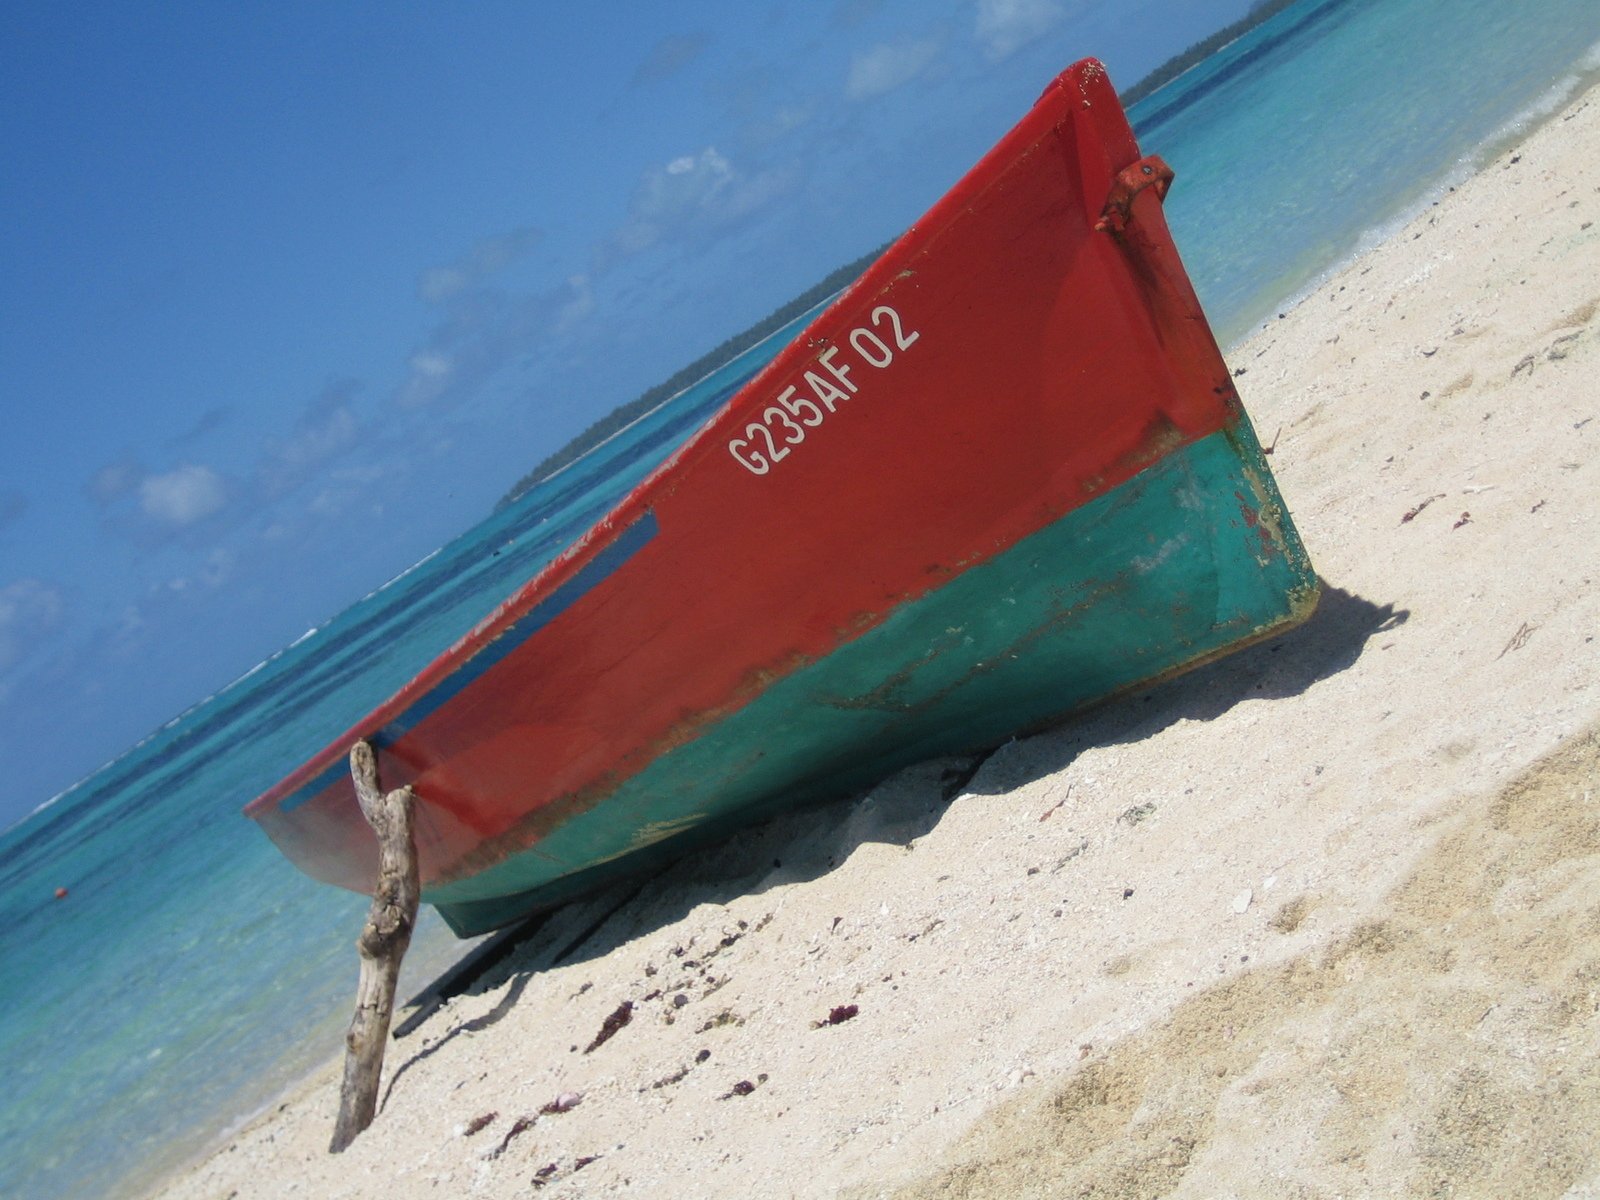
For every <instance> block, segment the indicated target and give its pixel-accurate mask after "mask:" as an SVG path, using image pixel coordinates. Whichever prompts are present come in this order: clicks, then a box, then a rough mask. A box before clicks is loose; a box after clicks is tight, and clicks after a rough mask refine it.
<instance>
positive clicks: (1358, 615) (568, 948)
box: [385, 582, 1410, 1099]
mask: <svg viewBox="0 0 1600 1200" xmlns="http://www.w3.org/2000/svg"><path fill="white" fill-rule="evenodd" d="M1409 617H1410V612H1409V611H1408V610H1406V609H1403V608H1396V607H1395V606H1394V605H1393V604H1379V603H1376V602H1374V601H1371V600H1368V599H1366V598H1364V597H1362V596H1358V595H1356V594H1355V593H1353V592H1350V591H1346V590H1345V589H1343V588H1338V587H1332V586H1329V585H1328V584H1327V583H1326V582H1324V584H1323V594H1322V599H1321V602H1320V604H1319V605H1318V607H1317V610H1316V612H1315V613H1314V614H1313V615H1312V616H1311V617H1310V618H1309V619H1308V620H1307V621H1305V622H1304V623H1303V624H1301V625H1300V626H1298V627H1297V628H1295V629H1293V630H1290V631H1289V632H1287V633H1285V634H1283V635H1281V636H1279V637H1275V638H1271V639H1269V640H1267V641H1264V642H1262V643H1259V644H1257V645H1255V646H1252V647H1249V648H1247V649H1245V650H1242V651H1240V652H1238V653H1236V654H1233V655H1230V656H1228V657H1226V658H1223V659H1220V660H1218V661H1216V662H1212V663H1209V664H1206V665H1205V666H1202V667H1199V668H1196V669H1195V670H1192V671H1189V672H1187V673H1186V674H1183V675H1180V676H1177V677H1175V678H1173V679H1169V680H1166V681H1163V682H1161V683H1158V684H1155V685H1154V686H1151V687H1148V688H1144V689H1140V690H1138V691H1136V692H1133V693H1130V694H1127V695H1125V696H1122V697H1120V698H1118V699H1115V700H1113V701H1110V702H1108V703H1106V704H1103V705H1100V706H1099V707H1098V708H1096V709H1095V710H1093V711H1092V712H1089V713H1083V714H1079V715H1078V716H1076V717H1074V718H1071V719H1070V720H1069V721H1067V722H1065V723H1063V724H1061V725H1058V726H1056V727H1055V728H1053V729H1050V730H1046V731H1044V732H1041V733H1038V734H1035V735H1033V736H1032V737H1031V738H1029V739H1027V740H1028V741H1029V742H1030V745H1029V750H1030V753H1029V754H1027V755H1004V756H1001V757H999V758H998V759H996V760H995V761H994V762H992V763H991V761H990V760H991V758H993V757H994V756H995V755H996V752H997V751H998V750H999V749H1000V748H1001V747H995V748H992V749H990V750H988V751H985V752H982V753H979V754H974V755H968V756H965V757H959V758H943V759H936V760H932V761H930V762H927V763H922V764H919V765H917V766H914V767H909V768H907V769H905V770H904V771H901V772H900V773H899V774H897V775H895V776H894V777H892V778H891V779H888V780H885V781H884V782H883V783H882V784H880V785H878V786H877V787H875V788H872V789H870V790H869V791H868V792H867V793H865V794H864V795H857V796H853V797H850V798H847V799H842V800H838V801H834V802H832V803H830V804H825V805H821V806H815V807H810V808H807V809H805V810H802V811H799V812H794V813H789V814H785V815H784V816H781V817H778V818H775V819H773V820H770V821H768V822H766V823H764V824H761V825H757V826H754V827H752V828H750V829H747V830H744V831H742V832H740V833H737V834H735V835H734V836H732V837H731V838H728V839H727V840H725V841H723V842H721V843H719V844H717V845H714V846H711V847H708V848H705V849H702V850H698V851H695V852H693V853H691V854H689V855H687V856H686V857H684V858H682V859H680V860H678V861H677V862H676V863H674V864H672V865H671V866H669V867H667V868H666V869H664V870H662V871H660V872H658V873H657V874H655V875H653V876H651V877H649V878H646V879H644V880H638V879H635V880H632V881H629V882H627V883H623V884H618V885H615V886H613V887H611V888H609V889H607V890H605V891H603V892H600V893H599V894H597V895H595V896H591V897H589V898H587V899H585V900H582V901H578V902H575V903H572V904H568V905H566V906H564V907H563V908H560V909H557V910H556V911H554V912H552V913H547V914H544V915H542V916H540V917H536V918H534V919H533V920H531V921H528V922H524V923H523V924H522V925H519V926H515V927H513V928H510V929H506V930H503V931H501V932H500V933H498V934H495V935H493V936H491V937H489V938H488V939H486V940H485V941H484V942H483V943H481V944H480V945H479V946H478V947H477V948H475V949H474V950H473V952H471V953H470V954H468V955H467V956H465V957H464V958H463V959H462V960H461V962H460V963H459V964H457V966H456V967H454V968H452V970H451V971H449V972H447V973H446V974H445V975H443V976H441V977H440V978H439V979H438V980H436V981H435V982H434V983H433V984H431V985H430V986H429V987H428V988H425V989H424V990H423V991H422V992H421V993H419V994H418V995H417V996H416V997H415V998H413V999H412V1001H411V1002H410V1003H409V1004H408V1005H407V1006H406V1011H405V1012H403V1013H402V1020H401V1021H400V1023H399V1024H398V1025H397V1026H396V1029H395V1036H396V1037H397V1038H405V1037H406V1036H407V1035H409V1034H410V1033H412V1032H413V1031H415V1030H416V1029H418V1028H420V1027H421V1026H422V1025H423V1024H424V1023H425V1022H426V1021H427V1019H428V1018H429V1017H430V1016H431V1015H432V1014H433V1013H435V1012H437V1011H438V1010H439V1008H440V1006H441V1005H442V1004H443V1003H444V1002H445V1001H448V1000H450V999H451V998H453V997H455V996H460V995H469V994H485V993H488V992H491V991H494V990H496V989H500V988H504V989H505V991H504V993H503V994H502V995H501V996H500V997H499V998H498V999H497V1001H496V1002H495V1005H494V1007H493V1008H491V1009H490V1010H488V1011H487V1012H485V1013H483V1014H481V1015H479V1016H476V1017H473V1018H470V1019H468V1020H464V1021H462V1022H460V1023H459V1024H456V1025H455V1026H453V1027H452V1028H450V1029H449V1030H447V1031H445V1032H444V1033H443V1036H442V1037H439V1038H438V1039H437V1040H435V1041H433V1042H431V1043H430V1044H428V1045H427V1046H426V1047H422V1048H419V1049H418V1051H417V1052H416V1053H415V1054H413V1055H410V1056H409V1057H408V1058H407V1059H406V1060H405V1061H404V1062H402V1063H401V1064H400V1066H399V1068H398V1069H397V1070H396V1071H395V1073H394V1075H393V1076H392V1077H391V1078H390V1080H389V1082H388V1092H392V1091H393V1090H394V1088H395V1086H396V1084H397V1083H398V1082H399V1081H400V1080H401V1079H402V1078H403V1077H404V1075H405V1074H406V1072H407V1071H408V1070H410V1068H411V1067H412V1066H414V1065H416V1064H417V1063H419V1062H421V1061H423V1060H424V1059H427V1058H429V1057H432V1056H433V1055H434V1054H436V1053H437V1052H438V1051H439V1050H441V1049H443V1048H444V1046H446V1045H447V1044H449V1043H450V1042H451V1041H453V1040H454V1039H455V1038H456V1037H457V1036H459V1035H463V1034H465V1035H471V1034H475V1033H479V1032H481V1031H483V1030H485V1029H487V1028H489V1027H491V1026H493V1025H494V1024H496V1023H497V1022H499V1021H500V1020H501V1019H502V1018H503V1017H504V1016H505V1015H506V1014H507V1013H509V1012H510V1011H511V1010H512V1009H513V1008H514V1007H515V1006H516V1003H517V1001H518V999H519V998H520V997H521V995H522V993H523V992H524V990H525V989H526V988H527V986H528V984H529V983H530V981H531V980H532V979H533V978H534V977H535V976H537V975H538V974H540V973H541V972H543V971H545V970H547V969H549V968H551V967H555V966H559V965H562V964H567V963H575V962H586V961H590V960H592V959H596V958H600V957H603V956H605V955H607V954H609V953H611V952H612V951H613V950H616V949H617V948H618V947H621V946H624V945H627V944H629V943H631V942H635V941H637V940H639V939H640V938H643V937H646V936H648V935H650V934H651V933H654V932H655V931H657V930H659V929H662V928H665V927H667V926H670V925H672V924H674V923H675V922H677V921H679V920H681V919H683V918H684V917H686V916H687V915H688V914H689V913H691V912H692V911H693V910H694V909H695V908H697V907H699V906H701V905H707V904H709V905H719V904H727V903H729V902H731V901H733V900H735V899H737V898H739V897H743V896H751V895H759V894H761V893H763V892H765V891H768V890H770V889H772V888H774V887H779V886H786V885H789V884H794V883H803V882H807V881H809V880H813V879H818V878H821V877H822V876H824V875H827V874H828V873H829V872H830V871H832V870H834V869H835V868H836V867H838V866H839V865H840V864H841V863H843V862H844V861H845V860H847V859H848V858H849V857H850V855H851V854H852V853H853V852H854V851H855V850H856V849H857V848H858V847H860V846H862V845H864V844H866V843H869V842H881V843H888V844H896V845H902V846H905V845H909V844H910V843H912V842H914V841H915V840H916V839H918V838H921V837H924V836H925V835H927V834H928V833H930V832H931V831H932V830H933V829H934V828H935V827H936V826H937V825H938V824H939V821H940V819H941V818H942V817H943V815H944V813H945V811H946V810H947V808H948V806H949V804H950V802H951V801H952V800H954V799H955V798H956V797H957V796H960V795H962V794H966V793H973V794H978V795H991V796H992V795H1002V794H1004V793H1006V792H1010V791H1012V790H1014V789H1016V788H1019V787H1022V786H1025V785H1026V784H1028V783H1031V782H1033V781H1035V780H1037V779H1041V778H1044V777H1046V776H1049V775H1052V774H1054V773H1056V772H1058V771H1061V770H1063V769H1064V768H1066V767H1067V766H1069V765H1070V764H1071V763H1072V761H1073V760H1074V759H1075V758H1076V757H1077V756H1078V755H1079V754H1081V753H1082V752H1083V751H1084V750H1086V749H1089V748H1091V747H1105V746H1112V745H1119V744H1126V743H1132V742H1138V741H1143V740H1145V739H1147V738H1150V737H1152V736H1154V735H1155V734H1157V733H1159V732H1161V731H1162V730H1163V729H1166V728H1167V727H1168V726H1171V725H1173V724H1176V723H1178V722H1180V721H1210V720H1212V719H1214V718H1216V717H1218V716H1220V715H1222V714H1223V713H1225V712H1227V711H1228V710H1229V709H1231V708H1233V707H1234V706H1235V705H1236V704H1238V703H1240V702H1241V701H1244V700H1283V699H1288V698H1291V697H1294V696H1298V695H1300V694H1301V693H1303V692H1304V691H1306V689H1308V688H1310V687H1311V686H1312V685H1313V684H1315V683H1317V682H1318V681H1319V680H1323V679H1327V678H1329V677H1330V676H1333V675H1336V674H1338V673H1339V672H1341V671H1344V670H1345V669H1347V668H1348V667H1350V666H1352V665H1353V664H1354V663H1355V662H1356V660H1357V659H1359V658H1360V657H1361V655H1362V654H1363V653H1365V652H1366V651H1367V648H1368V646H1369V645H1370V644H1371V643H1372V641H1373V639H1374V638H1375V637H1378V636H1380V635H1382V634H1384V633H1386V632H1388V631H1391V630H1393V629H1396V628H1397V627H1399V626H1400V625H1403V624H1404V623H1405V622H1406V621H1407V620H1408V619H1409ZM986 767H987V769H986ZM508 983H509V986H506V985H507V984H508ZM385 1099H387V1093H386V1097H385Z"/></svg>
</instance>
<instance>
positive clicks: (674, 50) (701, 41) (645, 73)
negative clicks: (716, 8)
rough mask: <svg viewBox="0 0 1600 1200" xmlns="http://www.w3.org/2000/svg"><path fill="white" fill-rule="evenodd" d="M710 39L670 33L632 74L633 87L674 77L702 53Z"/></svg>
mask: <svg viewBox="0 0 1600 1200" xmlns="http://www.w3.org/2000/svg"><path fill="white" fill-rule="evenodd" d="M710 42H711V39H710V38H709V37H707V36H706V35H705V34H703V33H670V34H668V35H667V36H666V37H664V38H662V39H661V40H660V41H659V42H657V43H656V44H655V46H654V47H653V48H652V49H651V51H650V53H649V54H648V55H646V56H645V60H644V61H643V62H642V63H640V64H639V67H638V69H637V70H636V71H634V73H633V85H634V86H635V87H638V86H639V85H640V84H642V83H655V82H657V81H659V80H662V79H666V78H668V77H669V76H672V75H676V74H677V73H678V72H679V71H681V70H683V69H684V68H685V67H687V66H688V65H689V64H690V63H692V62H693V61H694V60H695V59H697V58H699V57H700V55H701V53H702V52H704V50H705V48H706V46H707V45H709V44H710Z"/></svg>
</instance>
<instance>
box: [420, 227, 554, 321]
mask: <svg viewBox="0 0 1600 1200" xmlns="http://www.w3.org/2000/svg"><path fill="white" fill-rule="evenodd" d="M543 240H544V234H543V232H542V231H540V230H538V229H535V228H533V227H532V226H523V227H522V228H521V229H513V230H511V231H510V232H509V233H501V234H496V235H495V236H494V237H487V238H484V239H483V240H482V241H480V242H478V243H477V244H476V245H475V246H473V247H472V249H470V250H468V251H467V252H466V253H465V254H463V255H462V256H461V257H460V258H458V259H456V261H455V262H451V263H446V264H444V265H443V266H439V267H429V268H428V269H427V270H426V271H424V272H423V273H422V275H421V277H420V278H419V279H418V280H417V295H419V296H421V297H422V298H423V299H424V300H426V301H427V302H428V303H430V304H440V303H443V302H444V301H446V300H449V299H451V298H452V297H455V296H459V295H460V294H461V293H462V292H464V291H466V290H467V289H468V288H471V287H474V286H476V285H477V284H479V283H481V282H483V281H484V280H485V279H487V278H488V277H489V276H491V275H493V274H495V273H496V272H498V271H503V270H504V269H505V268H506V267H509V266H510V265H511V264H512V263H514V262H516V261H517V260H518V259H520V258H524V257H526V256H527V255H528V254H529V253H530V252H531V251H532V250H533V248H534V247H535V246H537V245H538V244H539V243H540V242H541V241H543Z"/></svg>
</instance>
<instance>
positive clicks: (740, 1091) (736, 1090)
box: [717, 1075, 767, 1100]
mask: <svg viewBox="0 0 1600 1200" xmlns="http://www.w3.org/2000/svg"><path fill="white" fill-rule="evenodd" d="M766 1081H767V1077H766V1076H765V1075H757V1076H756V1081H755V1082H754V1083H751V1082H750V1081H749V1080H748V1079H741V1080H739V1082H738V1083H736V1084H734V1085H733V1086H732V1087H731V1088H729V1089H728V1090H727V1091H725V1092H723V1093H722V1095H720V1096H718V1097H717V1099H718V1100H731V1099H733V1098H734V1097H735V1096H748V1095H749V1094H750V1093H751V1092H753V1091H755V1090H756V1088H758V1087H760V1086H761V1085H762V1084H763V1083H765V1082H766Z"/></svg>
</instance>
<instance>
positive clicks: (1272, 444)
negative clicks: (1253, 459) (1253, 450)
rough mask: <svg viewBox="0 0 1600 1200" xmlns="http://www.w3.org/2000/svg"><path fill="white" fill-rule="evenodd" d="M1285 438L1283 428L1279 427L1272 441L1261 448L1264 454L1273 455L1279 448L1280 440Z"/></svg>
mask: <svg viewBox="0 0 1600 1200" xmlns="http://www.w3.org/2000/svg"><path fill="white" fill-rule="evenodd" d="M1282 436H1283V426H1282V425H1279V426H1278V431H1277V432H1276V433H1274V434H1273V435H1272V441H1270V442H1268V443H1267V444H1266V445H1265V446H1263V447H1261V453H1262V454H1271V453H1272V452H1273V451H1274V450H1276V449H1277V448H1278V439H1279V438H1280V437H1282Z"/></svg>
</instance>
